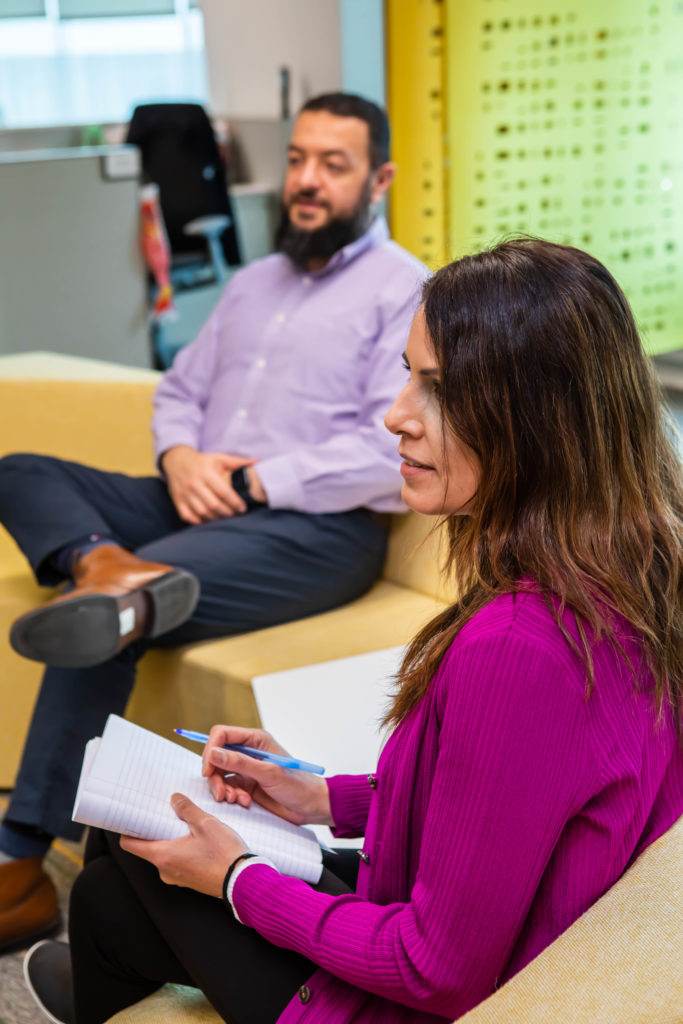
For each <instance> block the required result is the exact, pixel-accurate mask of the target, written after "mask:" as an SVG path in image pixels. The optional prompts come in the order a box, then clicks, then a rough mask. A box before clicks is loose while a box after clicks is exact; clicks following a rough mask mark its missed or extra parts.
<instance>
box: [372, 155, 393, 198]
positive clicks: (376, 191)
mask: <svg viewBox="0 0 683 1024" xmlns="http://www.w3.org/2000/svg"><path fill="white" fill-rule="evenodd" d="M395 177H396V164H394V163H391V162H390V161H387V163H385V164H380V166H379V167H378V168H377V170H376V171H373V172H372V190H371V192H370V201H371V202H373V203H378V202H379V201H380V199H381V198H382V196H383V195H384V194H385V192H386V191H387V189H388V188H389V186H390V185H391V183H392V181H393V180H394V178H395Z"/></svg>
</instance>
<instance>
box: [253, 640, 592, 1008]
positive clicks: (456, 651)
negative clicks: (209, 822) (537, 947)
mask: <svg viewBox="0 0 683 1024" xmlns="http://www.w3.org/2000/svg"><path fill="white" fill-rule="evenodd" d="M432 686H433V687H435V688H436V693H437V697H436V698H433V699H432V700H431V702H430V707H431V710H430V716H433V715H436V716H438V718H439V719H440V722H439V732H438V735H439V740H438V749H437V752H436V762H435V765H434V771H433V775H432V782H431V788H430V791H429V792H428V793H427V795H426V797H425V799H426V800H427V803H428V806H427V808H426V814H425V817H424V821H425V827H424V830H423V833H422V836H421V838H420V837H418V839H417V840H416V842H417V843H418V844H419V863H418V870H417V875H416V878H415V881H414V884H413V886H412V892H411V893H410V898H409V900H408V901H407V902H405V903H390V904H388V905H385V906H382V905H378V904H377V903H373V902H370V901H369V900H367V899H364V898H362V897H360V896H357V895H349V896H338V897H333V896H328V895H324V894H321V893H318V892H315V891H313V890H312V889H311V888H310V887H309V886H307V885H306V884H304V883H303V882H301V881H298V880H296V879H293V878H287V877H284V876H281V875H278V874H277V873H276V872H275V871H272V870H270V869H268V868H261V867H255V868H254V869H253V870H250V871H245V872H244V873H243V874H242V875H241V876H240V878H239V879H238V882H237V885H236V886H235V892H234V899H235V905H236V907H237V910H238V913H239V916H240V919H241V920H242V921H243V922H244V923H245V924H247V925H250V926H251V927H253V928H255V929H257V930H258V931H259V932H260V933H261V934H262V935H264V936H265V937H266V938H268V939H269V940H270V941H271V942H273V943H275V944H276V945H279V946H284V947H287V948H289V949H293V950H297V951H298V952H300V953H302V954H303V955H304V956H306V957H309V958H310V959H311V960H312V961H314V962H315V963H316V964H318V965H320V966H321V967H323V968H326V969H327V970H328V971H329V972H331V973H332V974H334V975H336V976H337V977H339V978H342V979H344V980H346V981H348V982H351V983H352V984H354V985H356V986H358V987H360V988H362V989H365V990H368V991H369V992H372V993H376V994H378V995H380V996H384V997H385V998H387V999H391V1000H395V1001H397V1002H399V1003H403V1004H405V1005H407V1006H409V1007H416V1008H419V1009H421V1010H422V1011H426V1012H430V1013H433V1014H439V1015H443V1016H444V1017H448V1018H450V1019H452V1018H453V1017H456V1016H458V1015H460V1014H461V1013H463V1012H464V1011H465V1010H466V1009H468V1008H469V1007H471V1006H473V1005H474V1004H476V1003H477V1002H478V1001H480V1000H481V999H482V998H484V997H485V996H486V995H488V994H489V993H490V992H491V991H492V989H493V987H494V985H495V982H496V979H498V978H499V977H500V976H501V974H502V973H503V971H504V968H505V965H506V963H507V961H508V959H509V957H510V955H511V951H512V949H513V946H514V944H515V942H516V940H517V937H518V936H519V933H520V931H521V929H522V927H523V925H524V923H525V919H526V918H527V915H528V913H529V908H530V907H531V904H532V901H533V899H534V896H535V894H536V892H537V889H538V887H539V884H540V880H541V878H542V876H543V873H544V871H545V869H546V867H547V865H548V862H549V860H550V858H551V857H552V854H553V849H554V847H555V845H556V843H557V840H558V837H559V835H560V834H561V832H562V830H563V828H564V826H565V823H566V822H567V820H568V819H570V818H571V817H572V815H573V814H575V813H576V811H577V809H578V808H580V807H581V805H582V803H583V801H584V800H585V799H586V798H587V794H588V793H589V791H590V786H591V784H592V780H594V777H595V774H596V767H595V763H594V760H593V755H592V751H591V748H590V742H589V740H588V735H587V733H588V729H587V724H586V712H585V695H584V693H583V690H582V685H581V681H580V673H579V672H576V671H575V670H572V669H571V659H570V658H568V657H567V652H566V647H565V648H563V650H562V652H561V653H560V652H559V644H558V645H557V646H556V647H553V645H551V644H546V643H544V642H540V641H537V639H535V638H534V637H533V636H532V637H527V636H525V635H519V634H518V633H516V632H515V630H514V629H509V630H503V631H500V632H496V633H493V634H491V635H477V636H476V637H473V638H472V639H469V640H468V639H465V640H463V639H461V640H460V641H456V643H455V644H454V646H453V647H452V648H451V651H450V652H449V654H448V655H447V657H446V659H445V660H444V663H443V664H442V666H441V669H440V671H439V674H438V675H437V677H436V678H435V680H434V681H433V683H432ZM430 720H431V719H430ZM404 746H405V745H404ZM406 749H407V753H406V750H403V753H401V748H400V745H399V744H398V743H397V744H396V750H397V753H396V755H395V756H396V757H401V756H404V757H406V758H407V759H410V758H412V757H413V756H417V757H420V756H421V748H420V746H419V741H418V745H417V748H416V750H413V749H412V747H411V745H410V742H408V744H407V748H406ZM411 770H412V769H411V767H410V765H409V764H408V763H407V764H406V777H407V778H410V777H411ZM398 778H400V773H399V775H398V777H397V780H396V782H397V784H396V787H395V791H394V792H391V793H389V792H386V790H385V791H384V792H382V785H383V782H382V778H381V777H380V784H379V791H378V796H377V799H378V800H379V801H380V804H379V810H378V817H377V821H378V828H377V839H376V843H375V847H374V848H373V849H372V850H371V851H370V854H369V855H370V858H371V862H372V858H375V861H377V860H381V857H382V844H383V843H384V842H386V841H388V837H387V836H386V835H383V834H382V801H383V800H385V801H386V800H392V801H394V803H395V802H396V801H397V800H398V801H400V800H401V799H405V800H406V801H410V800H412V799H414V793H412V792H411V791H409V788H408V787H406V792H405V794H403V793H402V792H401V789H400V784H399V782H398ZM387 788H388V787H387ZM403 842H404V843H406V842H408V837H404V838H403ZM366 849H367V847H366ZM369 870H371V869H369Z"/></svg>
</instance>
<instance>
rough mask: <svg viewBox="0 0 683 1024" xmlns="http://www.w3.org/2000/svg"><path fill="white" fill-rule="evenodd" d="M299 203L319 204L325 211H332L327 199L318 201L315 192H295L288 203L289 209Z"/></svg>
mask: <svg viewBox="0 0 683 1024" xmlns="http://www.w3.org/2000/svg"><path fill="white" fill-rule="evenodd" d="M299 201H302V202H308V203H311V202H312V203H317V204H318V206H321V207H322V208H323V209H324V210H327V211H329V210H330V209H331V207H330V204H329V203H328V202H327V201H326V200H325V199H318V198H317V196H316V194H315V192H312V191H310V190H308V191H307V190H305V189H301V190H300V191H299V192H295V193H294V195H293V196H290V199H289V202H288V203H287V209H289V208H290V207H291V206H293V205H294V203H297V202H299Z"/></svg>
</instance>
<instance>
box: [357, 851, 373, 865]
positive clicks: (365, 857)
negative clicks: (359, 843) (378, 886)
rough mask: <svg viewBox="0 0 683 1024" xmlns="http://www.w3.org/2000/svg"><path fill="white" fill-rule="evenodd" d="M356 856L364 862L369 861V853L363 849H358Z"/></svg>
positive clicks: (367, 862)
mask: <svg viewBox="0 0 683 1024" xmlns="http://www.w3.org/2000/svg"><path fill="white" fill-rule="evenodd" d="M358 856H359V857H360V859H361V860H362V861H363V863H364V864H369V863H370V854H369V853H366V852H365V851H364V850H359V851H358Z"/></svg>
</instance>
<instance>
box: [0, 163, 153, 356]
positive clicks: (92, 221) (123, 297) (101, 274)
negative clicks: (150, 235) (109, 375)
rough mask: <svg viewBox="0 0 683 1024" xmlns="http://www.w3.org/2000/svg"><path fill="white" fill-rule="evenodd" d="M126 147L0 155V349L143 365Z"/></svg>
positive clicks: (142, 291)
mask: <svg viewBox="0 0 683 1024" xmlns="http://www.w3.org/2000/svg"><path fill="white" fill-rule="evenodd" d="M138 178H139V154H138V151H137V150H136V149H134V148H133V147H130V146H125V147H97V148H83V149H73V148H71V149H62V150H39V151H30V152H18V153H0V353H9V352H29V351H34V350H36V349H40V350H48V351H52V352H61V353H65V354H67V355H74V356H89V357H91V358H95V359H105V360H109V361H111V362H116V363H123V364H126V365H128V366H150V365H151V357H150V345H149V340H148V329H147V308H146V305H147V304H146V275H145V268H144V265H143V261H142V257H141V253H140V244H139V202H138Z"/></svg>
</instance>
